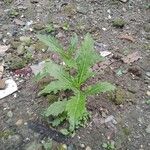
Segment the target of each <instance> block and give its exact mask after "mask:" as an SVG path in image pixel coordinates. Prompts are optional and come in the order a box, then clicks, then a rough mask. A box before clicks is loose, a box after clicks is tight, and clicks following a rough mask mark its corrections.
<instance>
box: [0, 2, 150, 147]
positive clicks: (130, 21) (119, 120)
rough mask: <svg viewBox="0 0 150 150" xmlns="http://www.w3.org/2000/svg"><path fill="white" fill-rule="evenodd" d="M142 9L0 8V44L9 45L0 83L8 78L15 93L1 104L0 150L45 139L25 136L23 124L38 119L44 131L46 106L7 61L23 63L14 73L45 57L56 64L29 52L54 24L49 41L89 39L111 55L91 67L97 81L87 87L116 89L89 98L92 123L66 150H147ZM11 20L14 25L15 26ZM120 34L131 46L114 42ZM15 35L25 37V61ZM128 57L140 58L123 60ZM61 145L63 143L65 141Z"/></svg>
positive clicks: (81, 5) (146, 33) (149, 70)
mask: <svg viewBox="0 0 150 150" xmlns="http://www.w3.org/2000/svg"><path fill="white" fill-rule="evenodd" d="M149 5H150V3H149V1H148V0H138V1H137V0H136V1H134V0H129V1H127V2H121V1H119V0H105V1H103V0H86V1H85V0H74V1H71V0H59V1H54V0H42V1H40V0H32V2H31V1H30V0H25V1H23V0H16V1H15V0H10V1H9V0H8V1H7V0H2V1H0V44H1V45H11V48H10V49H9V51H7V52H6V55H5V56H1V55H0V58H4V60H5V62H6V63H5V64H6V65H5V72H4V75H3V76H4V77H8V76H13V78H14V80H15V81H16V82H17V84H18V87H19V90H18V91H17V92H16V93H14V94H12V95H10V96H8V97H6V98H4V99H1V100H0V114H1V115H0V120H1V121H0V130H1V131H0V138H1V140H0V149H2V150H27V149H28V146H29V145H31V144H32V142H34V141H37V143H40V142H41V140H42V139H44V138H45V137H44V135H45V134H43V133H42V134H41V133H37V132H34V131H33V130H31V129H30V128H29V126H28V121H29V120H32V121H36V120H39V122H40V123H43V124H44V122H42V120H43V119H42V117H41V113H42V111H43V110H44V108H46V107H47V101H48V100H47V99H46V98H45V97H38V96H37V93H38V90H39V87H38V86H37V85H36V84H35V83H34V82H33V75H32V74H31V72H30V70H28V71H27V72H26V70H24V71H23V73H24V72H25V74H24V76H18V75H16V70H17V69H16V68H15V70H14V69H12V68H10V67H9V65H10V64H12V63H13V60H12V58H15V59H14V60H19V59H18V58H22V60H24V61H25V64H23V65H22V64H21V65H20V64H19V66H21V68H22V67H23V68H24V67H25V68H28V67H29V66H30V65H31V64H34V63H36V62H37V61H38V62H39V61H41V60H44V59H46V58H49V57H53V58H54V59H57V57H56V56H55V55H53V54H51V53H49V52H48V51H44V50H42V51H40V50H36V49H34V48H35V47H34V46H35V45H36V42H37V40H36V38H35V35H36V34H37V33H39V32H42V33H45V31H43V30H41V29H43V26H45V25H53V26H54V31H53V32H51V31H50V33H47V34H52V35H54V36H56V37H57V38H58V39H59V40H60V41H61V42H62V43H63V44H64V45H66V43H67V42H68V39H69V38H70V36H71V35H72V33H73V32H76V33H77V34H78V36H79V37H80V38H82V37H83V36H84V35H85V34H86V33H87V32H89V33H90V34H91V35H92V37H93V38H94V39H95V41H96V42H97V43H99V45H101V46H100V47H97V50H98V51H99V50H100V51H101V50H103V51H105V50H106V51H109V52H111V53H112V54H113V57H112V56H108V57H107V58H106V59H107V61H105V63H104V64H97V65H96V66H95V67H94V70H95V71H97V73H98V75H97V76H96V78H95V79H91V80H90V81H89V82H90V83H95V82H98V81H109V82H111V83H113V84H115V85H116V86H117V91H116V93H113V94H112V93H108V94H101V95H96V96H93V97H89V98H88V102H87V108H88V110H89V111H90V112H91V119H90V120H89V121H88V123H87V125H86V126H85V127H81V128H79V129H78V130H77V131H76V134H75V136H74V137H72V138H70V139H69V145H71V144H74V145H75V146H76V149H79V150H82V149H86V148H87V147H88V148H89V147H90V148H91V149H92V150H103V149H104V148H103V147H102V144H103V143H107V142H110V141H114V142H115V146H116V149H117V150H150V133H149V132H150V131H148V126H149V125H150V105H149V104H148V103H146V101H147V100H149V99H150V95H149V94H148V93H149V92H148V91H150V85H149V83H150V75H149V74H150V65H149V63H150V56H149V55H150V41H149V40H150V38H149V37H150V30H149V28H150V18H149V17H150V8H149ZM14 19H19V21H20V22H19V21H18V22H17V23H18V24H16V23H15V22H16V21H14ZM117 19H122V20H123V22H124V24H123V25H121V26H120V25H115V26H114V25H113V21H114V20H117ZM24 24H25V26H24ZM29 24H31V25H29ZM35 25H38V26H36V27H35ZM33 27H34V28H33ZM49 30H50V29H49ZM123 35H124V37H128V38H130V40H128V39H122V38H120V37H121V36H123ZM126 35H127V36H126ZM21 36H26V37H30V38H31V41H30V44H25V45H23V46H24V47H25V48H29V47H30V50H31V54H32V59H31V58H30V57H27V56H26V51H25V52H24V51H21V55H20V54H18V53H17V47H18V46H19V45H20V43H19V44H18V45H17V46H16V47H15V46H14V47H12V45H13V44H14V43H13V44H12V42H13V41H17V42H21V41H19V39H20V37H21ZM27 39H29V38H27ZM131 39H132V40H131ZM21 43H22V42H21ZM24 43H26V42H24ZM38 44H39V43H38ZM38 47H40V46H38ZM41 47H44V48H45V46H43V45H42V46H41ZM44 48H43V49H44ZM41 49H42V48H41ZM135 52H138V55H140V56H139V57H140V59H137V58H134V59H133V60H134V61H131V62H127V63H125V62H124V61H122V60H124V59H125V58H126V57H127V56H128V55H129V56H132V54H134V53H135ZM22 53H23V54H22ZM133 56H134V55H133ZM16 58H17V59H16ZM127 58H128V57H127ZM10 60H11V62H10ZM19 63H20V61H19ZM18 69H19V68H18ZM17 73H18V72H17ZM19 73H20V72H19ZM21 74H22V72H21ZM28 74H29V75H28ZM112 116H113V117H112ZM50 131H51V128H50ZM49 133H53V132H49ZM54 133H55V132H54ZM51 137H53V136H51ZM60 138H61V136H60ZM14 141H15V142H14ZM58 141H59V140H58ZM58 141H57V142H58ZM57 144H58V145H59V142H58V143H57ZM64 144H68V143H67V142H66V141H65V140H64Z"/></svg>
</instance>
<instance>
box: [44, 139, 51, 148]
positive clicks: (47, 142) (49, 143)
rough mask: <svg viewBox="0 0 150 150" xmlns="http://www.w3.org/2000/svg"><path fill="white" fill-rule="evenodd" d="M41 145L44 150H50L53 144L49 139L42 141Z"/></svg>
mask: <svg viewBox="0 0 150 150" xmlns="http://www.w3.org/2000/svg"><path fill="white" fill-rule="evenodd" d="M42 145H43V147H44V150H52V145H53V143H52V140H51V139H47V140H43V141H42Z"/></svg>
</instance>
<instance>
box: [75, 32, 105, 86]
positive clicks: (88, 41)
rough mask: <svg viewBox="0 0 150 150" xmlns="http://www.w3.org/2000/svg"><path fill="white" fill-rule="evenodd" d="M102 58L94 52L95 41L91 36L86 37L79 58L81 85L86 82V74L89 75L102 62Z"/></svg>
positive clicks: (78, 66)
mask: <svg viewBox="0 0 150 150" xmlns="http://www.w3.org/2000/svg"><path fill="white" fill-rule="evenodd" d="M101 58H102V57H101V56H100V55H98V54H97V53H96V52H95V51H94V41H93V39H92V38H91V36H90V35H89V34H87V35H86V36H85V39H84V41H83V43H82V46H81V48H80V50H79V53H78V56H77V60H76V62H77V68H78V75H77V76H78V83H79V84H81V83H83V82H84V81H85V77H86V76H87V75H86V74H89V71H90V70H89V69H90V67H92V66H93V65H94V64H95V63H96V62H98V61H100V60H101Z"/></svg>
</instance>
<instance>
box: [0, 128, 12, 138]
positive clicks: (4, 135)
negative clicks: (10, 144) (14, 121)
mask: <svg viewBox="0 0 150 150" xmlns="http://www.w3.org/2000/svg"><path fill="white" fill-rule="evenodd" d="M13 134H14V132H13V131H9V130H5V131H0V138H4V139H7V138H8V137H9V136H10V135H13Z"/></svg>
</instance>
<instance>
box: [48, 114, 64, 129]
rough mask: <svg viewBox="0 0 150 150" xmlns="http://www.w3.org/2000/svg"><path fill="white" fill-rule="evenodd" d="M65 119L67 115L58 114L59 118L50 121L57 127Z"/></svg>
mask: <svg viewBox="0 0 150 150" xmlns="http://www.w3.org/2000/svg"><path fill="white" fill-rule="evenodd" d="M65 119H66V115H61V116H58V117H57V118H55V119H54V120H53V121H51V122H50V123H51V124H52V126H53V127H56V126H58V125H59V124H61V123H62V122H63V121H64V120H65Z"/></svg>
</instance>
